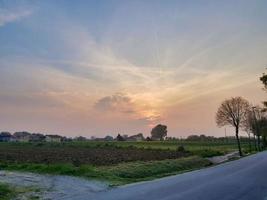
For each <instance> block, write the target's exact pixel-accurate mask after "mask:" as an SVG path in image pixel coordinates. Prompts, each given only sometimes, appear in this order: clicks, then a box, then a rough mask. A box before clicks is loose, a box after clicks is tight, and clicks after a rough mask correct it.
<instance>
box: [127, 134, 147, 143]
mask: <svg viewBox="0 0 267 200" xmlns="http://www.w3.org/2000/svg"><path fill="white" fill-rule="evenodd" d="M143 140H145V138H144V136H143V133H138V134H136V135H132V136H130V137H128V138H127V141H143Z"/></svg>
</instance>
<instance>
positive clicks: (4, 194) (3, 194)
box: [0, 183, 16, 200]
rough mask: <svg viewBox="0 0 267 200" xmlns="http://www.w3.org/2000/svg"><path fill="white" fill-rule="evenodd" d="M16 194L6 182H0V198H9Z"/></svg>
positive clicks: (8, 199)
mask: <svg viewBox="0 0 267 200" xmlns="http://www.w3.org/2000/svg"><path fill="white" fill-rule="evenodd" d="M15 196H16V193H15V191H14V189H12V188H11V187H10V186H8V185H7V184H3V183H0V199H1V200H10V199H12V198H14V197H15Z"/></svg>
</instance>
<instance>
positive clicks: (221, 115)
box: [216, 97, 249, 156]
mask: <svg viewBox="0 0 267 200" xmlns="http://www.w3.org/2000/svg"><path fill="white" fill-rule="evenodd" d="M248 110H249V102H248V101H247V100H246V99H244V98H242V97H232V98H231V99H227V100H225V101H223V102H222V104H221V105H220V107H219V108H218V111H217V113H216V123H217V125H218V126H219V127H222V126H227V125H230V126H233V127H234V128H235V136H236V140H237V145H238V150H239V155H240V156H242V151H241V145H240V140H239V129H240V127H241V126H242V125H243V124H244V122H245V120H246V115H247V112H248Z"/></svg>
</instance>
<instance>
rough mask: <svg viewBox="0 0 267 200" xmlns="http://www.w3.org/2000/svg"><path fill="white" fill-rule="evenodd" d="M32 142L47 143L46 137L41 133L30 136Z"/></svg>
mask: <svg viewBox="0 0 267 200" xmlns="http://www.w3.org/2000/svg"><path fill="white" fill-rule="evenodd" d="M29 141H30V142H43V141H45V136H44V135H43V134H40V133H33V134H31V136H30V140H29Z"/></svg>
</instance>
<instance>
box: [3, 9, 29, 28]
mask: <svg viewBox="0 0 267 200" xmlns="http://www.w3.org/2000/svg"><path fill="white" fill-rule="evenodd" d="M32 12H33V11H32V10H31V9H2V8H0V26H4V25H6V24H8V23H11V22H14V21H18V20H21V19H22V18H24V17H27V16H29V15H31V14H32Z"/></svg>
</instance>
